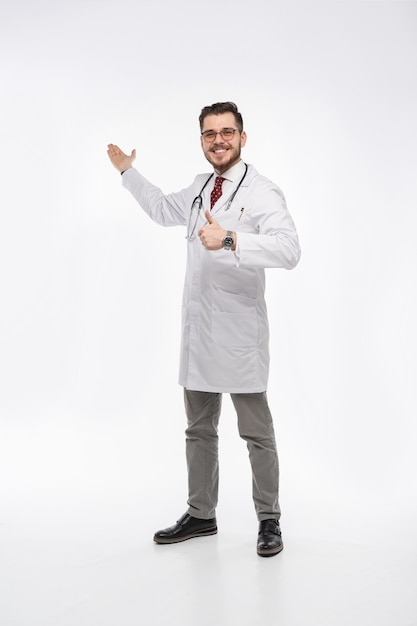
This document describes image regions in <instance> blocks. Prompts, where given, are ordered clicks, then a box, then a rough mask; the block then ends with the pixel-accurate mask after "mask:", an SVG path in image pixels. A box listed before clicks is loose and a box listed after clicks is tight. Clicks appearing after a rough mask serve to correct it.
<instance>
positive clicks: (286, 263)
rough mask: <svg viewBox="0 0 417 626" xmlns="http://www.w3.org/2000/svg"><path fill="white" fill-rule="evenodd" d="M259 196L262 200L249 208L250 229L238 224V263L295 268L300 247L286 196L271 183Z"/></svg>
mask: <svg viewBox="0 0 417 626" xmlns="http://www.w3.org/2000/svg"><path fill="white" fill-rule="evenodd" d="M257 196H258V198H259V199H257V201H256V204H255V206H254V207H253V209H252V210H251V211H250V213H251V214H250V228H249V229H247V228H246V229H244V230H243V229H242V231H239V228H238V226H237V227H236V233H237V248H236V252H235V262H236V265H237V266H238V267H239V266H241V267H257V268H261V267H264V268H266V267H281V268H285V269H292V268H294V267H295V266H296V265H297V263H298V261H299V259H300V255H301V249H300V244H299V241H298V235H297V231H296V229H295V225H294V222H293V220H292V218H291V215H290V213H289V212H288V209H287V206H286V202H285V198H284V195H283V193H282V191H281V190H280V189H279V187H276V186H275V185H272V184H271V186H270V187H269V188H266V189H265V190H263V193H259V194H257ZM248 230H249V231H250V232H248Z"/></svg>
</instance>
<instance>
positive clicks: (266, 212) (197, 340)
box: [122, 165, 300, 393]
mask: <svg viewBox="0 0 417 626" xmlns="http://www.w3.org/2000/svg"><path fill="white" fill-rule="evenodd" d="M209 175H210V174H200V175H198V176H197V177H196V178H195V180H194V182H193V184H192V185H191V186H190V187H188V188H187V189H183V190H182V191H180V192H178V193H173V194H169V195H164V194H163V193H162V191H161V190H160V189H159V188H158V187H156V186H155V185H152V184H151V183H150V182H149V181H148V180H146V179H145V178H144V177H143V176H142V175H141V174H139V172H138V171H137V170H135V169H134V168H131V169H128V170H127V171H126V172H125V173H124V174H123V176H122V178H123V186H124V187H125V188H126V189H128V190H129V191H130V192H131V193H132V194H133V196H134V197H135V199H136V200H137V202H138V203H139V204H140V206H141V207H142V208H143V209H144V210H145V211H146V213H147V214H148V215H149V216H150V217H151V219H152V220H153V221H155V222H157V223H158V224H161V225H163V226H177V225H185V226H186V227H187V224H188V222H189V218H190V210H191V205H192V203H193V200H194V198H195V197H196V196H197V195H198V194H199V193H200V190H201V188H202V187H203V185H204V183H205V181H206V180H207V178H208V176H209ZM237 182H238V181H236V182H235V184H234V185H233V188H232V189H231V191H230V192H229V193H227V194H225V193H223V195H222V196H221V198H220V199H219V200H218V201H217V203H216V204H215V206H214V207H213V210H212V214H213V217H214V218H215V219H216V221H218V222H219V224H220V225H221V226H222V227H223V228H224V229H226V230H231V231H235V232H236V233H237V241H238V248H237V250H236V252H232V251H229V250H223V249H221V250H216V251H209V250H206V249H205V248H204V247H203V245H202V244H201V241H200V239H199V238H198V236H197V237H196V238H195V239H193V240H192V241H187V243H186V245H187V246H188V256H187V269H186V276H185V283H184V295H183V305H182V341H181V359H180V373H179V384H180V385H182V386H183V387H186V388H187V389H190V390H194V391H211V392H226V393H256V392H262V391H265V390H266V388H267V383H268V371H269V349H268V341H269V330H268V318H267V310H266V304H265V298H264V292H265V271H264V268H266V267H281V268H286V269H292V268H293V267H295V266H296V264H297V263H298V260H299V258H300V247H299V243H298V237H297V233H296V230H295V226H294V223H293V221H292V218H291V216H290V214H289V212H288V210H287V207H286V203H285V199H284V196H283V193H282V191H281V190H280V189H279V188H278V187H277V186H276V185H275V184H274V183H272V182H271V181H270V180H268V179H267V178H265V177H263V176H260V175H259V174H258V173H257V172H256V170H255V168H254V167H253V166H251V165H249V167H248V172H247V175H246V177H245V179H244V181H243V183H242V185H241V188H240V189H239V191H238V192H237V195H236V197H235V199H234V200H233V202H232V204H231V206H230V208H229V209H228V210H226V207H227V203H228V199H229V198H230V196H231V193H232V192H233V189H234V188H236V186H237ZM213 184H214V177H213V180H212V181H210V182H209V184H208V185H207V187H206V189H205V190H204V192H203V208H202V210H201V212H200V217H199V221H198V224H197V228H196V231H195V232H196V234H197V233H198V230H199V228H201V226H203V225H204V224H205V223H206V220H205V217H204V210H205V208H207V207H209V206H210V202H209V196H210V191H211V189H212V188H213ZM193 212H194V213H195V211H193ZM193 221H194V216H193ZM191 227H192V223H191Z"/></svg>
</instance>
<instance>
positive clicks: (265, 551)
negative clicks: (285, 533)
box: [258, 519, 284, 556]
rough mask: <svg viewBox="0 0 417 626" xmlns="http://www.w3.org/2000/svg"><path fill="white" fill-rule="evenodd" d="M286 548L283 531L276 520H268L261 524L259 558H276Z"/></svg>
mask: <svg viewBox="0 0 417 626" xmlns="http://www.w3.org/2000/svg"><path fill="white" fill-rule="evenodd" d="M283 548H284V544H283V543H282V537H281V529H280V527H279V522H277V520H276V519H266V520H263V521H262V522H259V534H258V554H259V556H274V555H275V554H278V552H281V550H282V549H283Z"/></svg>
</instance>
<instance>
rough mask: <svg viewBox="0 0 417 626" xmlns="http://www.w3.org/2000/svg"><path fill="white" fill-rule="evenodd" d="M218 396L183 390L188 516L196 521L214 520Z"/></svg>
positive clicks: (216, 483) (217, 462)
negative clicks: (196, 519)
mask: <svg viewBox="0 0 417 626" xmlns="http://www.w3.org/2000/svg"><path fill="white" fill-rule="evenodd" d="M221 400H222V396H221V394H220V393H208V392H204V391H189V390H188V389H184V404H185V412H186V416H187V430H186V431H185V435H186V441H185V446H186V458H187V469H188V506H189V508H188V513H189V514H190V515H192V516H193V517H197V518H200V519H210V518H212V517H214V516H215V510H216V506H217V499H218V490H219V458H218V435H217V428H218V423H219V417H220V410H221Z"/></svg>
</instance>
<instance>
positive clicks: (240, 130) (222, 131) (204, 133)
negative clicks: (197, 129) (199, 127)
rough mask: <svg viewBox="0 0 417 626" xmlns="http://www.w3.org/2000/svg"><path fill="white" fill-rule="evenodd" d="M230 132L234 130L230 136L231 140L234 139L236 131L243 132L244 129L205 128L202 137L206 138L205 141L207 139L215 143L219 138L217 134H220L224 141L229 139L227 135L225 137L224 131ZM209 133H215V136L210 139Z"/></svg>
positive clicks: (208, 141)
mask: <svg viewBox="0 0 417 626" xmlns="http://www.w3.org/2000/svg"><path fill="white" fill-rule="evenodd" d="M227 131H228V132H230V131H233V134H232V136H231V137H229V140H231V139H233V137H234V136H235V133H236V132H238V133H242V132H243V130H242V129H240V128H222V129H221V130H218V131H216V130H205V131H204V132H202V133H201V137H202V138H203V139H204V141H207V143H213V142H214V141H215V140H216V139H217V135H220V137H221V138H222V139H223V141H228V139H226V137H223V133H224V132H227ZM207 133H213V134H214V137H213V138H212V139H208V138H207V136H206V134H207Z"/></svg>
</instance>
